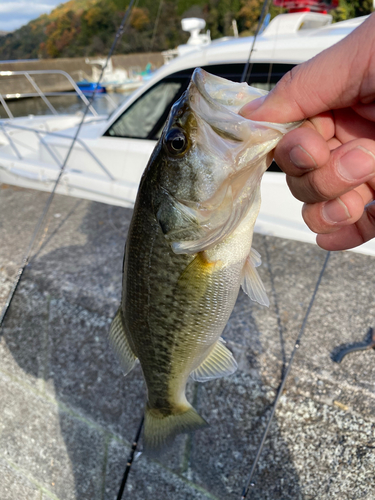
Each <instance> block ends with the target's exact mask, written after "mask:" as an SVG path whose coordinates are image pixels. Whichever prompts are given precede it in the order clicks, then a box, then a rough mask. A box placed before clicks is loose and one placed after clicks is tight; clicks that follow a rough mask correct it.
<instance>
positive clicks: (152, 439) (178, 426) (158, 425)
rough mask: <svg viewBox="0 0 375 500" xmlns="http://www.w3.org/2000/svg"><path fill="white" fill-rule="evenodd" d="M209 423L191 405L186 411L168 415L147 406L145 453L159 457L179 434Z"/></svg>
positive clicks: (144, 436) (144, 434)
mask: <svg viewBox="0 0 375 500" xmlns="http://www.w3.org/2000/svg"><path fill="white" fill-rule="evenodd" d="M207 425H208V424H207V422H206V421H205V420H204V419H203V418H202V417H201V416H200V415H198V413H197V412H196V411H195V410H194V408H193V407H192V406H190V405H189V406H186V411H185V412H183V413H178V414H171V415H167V416H163V415H161V414H160V413H158V412H157V411H155V410H153V409H151V408H148V406H147V407H146V412H145V427H144V433H143V443H144V448H145V453H146V454H147V455H149V456H152V457H157V456H159V455H160V454H161V453H162V452H163V451H164V450H165V448H166V447H167V446H169V445H171V444H172V442H173V441H174V439H175V437H176V436H177V434H182V433H185V432H192V431H196V430H197V429H201V428H202V427H206V426H207Z"/></svg>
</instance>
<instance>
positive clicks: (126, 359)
mask: <svg viewBox="0 0 375 500" xmlns="http://www.w3.org/2000/svg"><path fill="white" fill-rule="evenodd" d="M109 341H110V343H111V345H112V347H113V349H114V351H115V352H116V354H117V355H118V357H119V359H120V362H121V365H122V368H123V370H124V374H125V375H127V374H128V373H129V372H130V371H131V370H132V369H133V368H134V365H135V363H136V361H137V356H136V355H135V354H134V353H133V351H132V349H131V347H130V345H129V341H128V339H127V335H126V329H125V322H124V317H123V314H122V311H121V307H120V308H119V310H118V311H117V314H116V316H115V317H114V319H113V321H112V323H111V328H110V330H109Z"/></svg>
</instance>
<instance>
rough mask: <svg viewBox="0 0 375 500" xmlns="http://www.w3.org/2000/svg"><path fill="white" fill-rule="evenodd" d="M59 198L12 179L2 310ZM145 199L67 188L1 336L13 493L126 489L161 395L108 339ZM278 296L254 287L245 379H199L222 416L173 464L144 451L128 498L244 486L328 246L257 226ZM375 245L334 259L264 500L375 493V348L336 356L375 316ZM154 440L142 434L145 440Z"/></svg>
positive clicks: (2, 444)
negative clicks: (145, 419) (89, 197)
mask: <svg viewBox="0 0 375 500" xmlns="http://www.w3.org/2000/svg"><path fill="white" fill-rule="evenodd" d="M47 197H48V195H47V194H46V193H42V192H37V191H32V190H23V189H19V188H15V187H10V186H0V306H2V305H3V304H4V303H5V298H6V296H7V293H8V292H9V290H10V287H11V284H12V280H13V279H14V276H15V274H16V272H17V269H18V267H19V265H20V263H21V261H22V256H23V254H24V252H25V250H26V248H27V245H28V242H29V239H30V237H31V234H32V232H33V229H34V227H35V224H36V221H37V219H38V217H39V215H40V213H41V212H42V209H43V206H44V203H45V201H46V199H47ZM130 218H131V210H128V209H124V208H120V207H111V206H108V205H104V204H101V203H95V202H90V201H83V200H78V199H76V198H69V197H66V196H56V198H55V200H54V202H53V205H52V207H51V209H50V211H49V214H48V218H47V223H46V227H45V229H44V230H43V232H42V234H41V235H40V237H39V238H38V243H37V244H36V246H35V248H34V251H33V258H32V259H31V262H30V264H29V266H28V267H27V269H26V272H25V275H24V277H23V279H22V282H21V284H20V286H19V289H18V290H17V293H16V296H15V299H14V301H13V303H12V306H11V309H10V310H9V314H8V316H7V319H6V322H5V324H4V327H3V329H2V330H1V332H0V477H1V480H0V499H1V500H23V499H27V500H29V499H31V500H34V499H35V500H41V499H42V500H51V499H53V500H57V499H58V500H73V499H74V500H86V499H87V500H88V499H90V500H96V499H97V500H114V499H115V498H116V494H117V491H118V488H119V485H120V481H121V477H122V474H123V471H124V467H125V464H126V459H127V455H128V452H129V448H130V443H131V442H132V440H133V438H134V435H135V433H136V430H137V427H138V424H139V420H140V418H141V415H142V410H143V405H144V400H145V385H144V382H143V379H142V374H141V370H140V368H139V367H137V368H136V369H135V370H133V371H132V372H131V373H130V374H129V375H128V376H127V377H126V378H125V377H123V375H122V372H121V368H120V365H119V363H118V361H117V359H116V357H115V355H114V354H113V352H112V351H111V349H110V347H109V345H108V342H107V333H108V327H109V324H110V322H111V319H112V317H113V316H114V314H115V311H116V309H117V306H118V303H119V298H120V294H121V269H122V257H123V248H124V244H125V240H126V234H127V229H128V226H129V221H130ZM254 247H255V248H256V249H257V250H258V251H259V252H260V253H261V255H262V258H263V264H262V266H261V268H259V273H260V275H261V277H262V280H263V282H264V284H265V287H266V290H267V293H268V296H269V298H270V307H269V308H268V309H267V308H263V307H261V306H258V305H257V304H254V303H252V302H251V301H250V300H249V299H248V298H247V296H246V295H244V294H243V293H242V292H240V294H239V297H238V301H237V303H236V306H235V308H234V311H233V314H232V316H231V318H230V320H229V322H228V325H227V327H226V329H225V331H224V333H223V336H224V337H225V339H226V341H227V342H228V346H229V348H230V349H232V351H233V352H234V354H235V357H236V359H237V360H238V363H239V369H238V371H237V372H236V373H235V374H234V375H233V376H231V377H228V378H225V379H220V380H216V381H212V382H207V383H205V384H198V383H194V382H189V384H188V390H187V393H188V399H189V400H190V401H191V402H194V406H195V407H196V408H197V410H198V411H199V413H200V414H201V415H202V416H203V417H204V418H205V419H206V420H207V421H208V422H209V423H210V426H209V427H208V428H206V429H205V430H203V431H199V432H197V433H195V434H193V435H188V436H180V437H179V438H178V439H177V440H176V443H175V445H174V446H173V448H171V449H170V450H169V452H168V453H167V454H166V455H165V456H163V457H161V458H160V459H159V460H151V459H149V458H147V457H145V456H143V455H141V456H140V457H138V458H137V460H136V461H135V463H134V466H133V469H132V471H131V474H130V477H129V482H128V485H127V489H126V491H125V494H124V498H126V499H129V500H130V499H131V500H133V499H134V500H140V499H142V500H145V499H157V500H160V499H163V500H165V499H171V500H172V499H173V500H180V499H181V500H182V499H197V500H203V499H216V500H219V499H220V500H232V499H233V500H235V499H238V500H239V499H240V498H241V492H242V489H243V486H244V485H245V483H246V480H247V477H248V474H249V471H250V468H251V464H252V461H253V459H254V456H255V453H256V449H257V447H258V444H259V441H260V439H261V436H262V432H263V430H264V428H265V426H266V423H267V418H268V416H269V413H270V409H271V406H272V403H273V401H274V398H275V395H276V391H277V388H278V386H279V384H280V380H281V374H282V370H283V367H285V364H286V363H287V361H288V359H289V357H290V354H291V351H292V348H293V345H294V341H295V339H296V337H297V335H298V331H299V329H300V327H301V324H302V321H303V318H304V316H305V313H306V310H307V307H308V304H309V301H310V299H311V296H312V293H313V290H314V287H315V284H316V281H317V278H318V275H319V273H320V271H321V268H322V265H323V262H324V259H325V255H326V254H325V252H324V251H323V250H321V249H319V248H318V247H316V246H314V245H310V244H303V243H299V242H294V241H288V240H283V239H280V238H273V237H268V236H267V237H266V236H261V235H255V238H254ZM373 265H374V260H373V258H372V257H368V256H365V255H360V254H355V253H351V252H340V253H334V254H332V255H331V257H330V260H329V262H328V266H327V269H326V271H325V273H324V276H323V279H322V282H321V286H320V288H319V290H318V294H317V296H316V300H315V303H314V305H313V309H312V311H311V314H310V317H309V320H308V323H307V326H306V331H305V334H304V337H303V339H302V344H301V347H300V349H299V350H298V352H297V355H296V358H295V361H294V364H293V368H292V371H291V374H290V377H289V379H288V382H287V385H286V388H285V391H284V393H283V396H282V397H281V401H280V404H279V406H278V409H277V411H276V415H275V419H274V421H273V423H272V425H271V430H270V434H269V437H268V439H267V441H266V444H265V447H264V450H263V453H262V455H261V458H260V461H259V464H258V467H257V470H256V473H255V475H254V481H253V482H254V485H253V486H252V487H251V489H250V492H249V495H248V497H247V498H248V499H252V500H253V499H257V500H258V499H259V500H265V499H270V500H271V499H304V500H310V499H332V498H334V499H348V500H349V499H350V500H352V499H374V498H375V485H374V481H373V471H374V466H375V453H374V450H375V411H374V410H375V392H374V390H375V351H374V350H370V351H363V352H357V353H353V354H352V355H350V356H348V357H346V358H344V360H343V362H342V363H341V364H339V365H338V364H335V363H334V362H333V361H332V360H331V358H330V355H331V353H332V352H333V351H334V349H335V348H336V347H337V346H338V345H340V344H345V343H350V342H354V341H358V340H362V339H363V337H364V336H365V334H366V332H367V330H368V328H369V327H370V326H373V325H374V314H375V301H374V295H375V284H374V279H373ZM141 446H142V444H141Z"/></svg>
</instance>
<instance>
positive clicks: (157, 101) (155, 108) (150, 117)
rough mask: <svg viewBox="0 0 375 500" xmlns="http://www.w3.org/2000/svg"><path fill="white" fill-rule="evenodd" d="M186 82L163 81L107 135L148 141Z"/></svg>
mask: <svg viewBox="0 0 375 500" xmlns="http://www.w3.org/2000/svg"><path fill="white" fill-rule="evenodd" d="M184 83H185V80H179V81H176V80H174V81H173V80H172V81H168V80H163V81H161V82H160V83H158V84H156V85H155V86H154V87H152V88H151V89H150V90H149V91H148V92H146V93H145V94H144V95H142V96H141V97H140V98H139V99H138V100H137V101H135V103H134V104H133V105H132V106H130V108H129V109H127V110H126V111H125V112H124V113H123V114H122V115H121V116H120V117H119V118H118V119H117V120H116V121H115V123H113V125H111V127H110V128H109V129H108V131H107V132H106V134H105V135H109V136H112V137H132V138H139V139H147V138H148V137H149V135H150V133H151V132H152V130H153V129H154V128H155V126H156V125H157V123H158V122H159V120H160V118H161V117H162V116H163V114H164V113H165V111H166V108H168V112H169V108H170V105H171V104H172V103H173V101H174V100H175V97H177V96H178V95H179V94H180V90H181V87H182V85H184Z"/></svg>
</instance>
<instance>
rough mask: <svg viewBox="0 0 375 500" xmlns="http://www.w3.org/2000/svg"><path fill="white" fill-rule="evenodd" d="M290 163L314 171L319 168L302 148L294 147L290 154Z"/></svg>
mask: <svg viewBox="0 0 375 500" xmlns="http://www.w3.org/2000/svg"><path fill="white" fill-rule="evenodd" d="M289 158H290V161H291V162H292V163H293V165H295V166H296V167H298V168H303V169H313V168H316V167H317V164H316V161H315V160H314V158H313V157H312V156H311V154H310V153H308V152H307V151H306V149H304V148H303V147H302V146H300V145H298V146H294V148H293V149H292V150H291V151H290V153H289Z"/></svg>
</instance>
